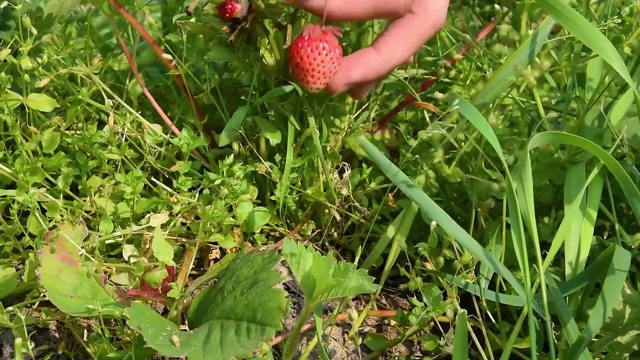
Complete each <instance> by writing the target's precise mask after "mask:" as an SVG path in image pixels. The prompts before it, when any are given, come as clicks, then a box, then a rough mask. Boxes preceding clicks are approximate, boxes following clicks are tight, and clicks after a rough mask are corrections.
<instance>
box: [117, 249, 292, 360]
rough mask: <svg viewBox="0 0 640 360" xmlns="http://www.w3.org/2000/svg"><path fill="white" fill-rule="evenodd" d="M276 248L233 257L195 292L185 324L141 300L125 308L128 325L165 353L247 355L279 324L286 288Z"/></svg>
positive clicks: (221, 356) (204, 356)
mask: <svg viewBox="0 0 640 360" xmlns="http://www.w3.org/2000/svg"><path fill="white" fill-rule="evenodd" d="M279 259H280V256H279V255H278V254H277V253H274V252H252V253H248V254H246V255H243V256H238V257H236V258H235V259H234V260H233V261H232V262H231V263H230V264H229V265H228V266H227V267H226V268H225V269H224V270H222V271H221V272H220V278H219V280H218V282H217V283H215V284H214V285H213V286H210V287H208V288H206V289H205V290H203V291H202V292H201V293H200V294H198V295H197V296H196V297H195V298H194V300H193V302H192V303H191V307H190V308H189V312H188V319H189V327H191V328H192V329H193V330H190V331H180V330H179V329H178V327H177V326H176V325H175V324H173V323H171V322H170V321H168V320H166V319H164V318H163V317H162V316H160V315H159V314H158V313H157V312H155V311H153V310H152V309H150V308H149V307H147V306H146V305H143V304H137V303H134V304H132V306H131V307H130V308H128V309H127V311H126V312H125V314H126V315H127V317H128V318H129V320H128V323H129V325H130V326H131V327H132V328H134V329H136V330H137V331H139V332H140V333H141V334H142V335H143V336H144V338H145V339H146V340H147V342H148V343H149V345H150V346H151V347H153V348H154V349H155V350H157V351H158V352H160V353H161V354H162V355H164V356H181V355H186V356H188V358H190V359H220V360H224V359H231V358H246V357H248V356H250V355H251V353H252V352H253V350H255V349H256V348H257V347H258V346H259V345H260V342H262V341H265V340H268V339H270V338H272V337H273V336H274V335H275V333H276V331H278V330H281V329H282V322H281V319H282V316H283V314H284V309H285V306H286V304H287V302H286V298H285V295H286V292H285V291H284V290H282V289H277V288H276V287H275V286H276V285H277V284H278V283H279V282H280V281H281V276H280V274H279V273H278V272H277V271H275V270H274V266H275V265H276V263H277V262H278V260H279Z"/></svg>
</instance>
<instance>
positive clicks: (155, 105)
mask: <svg viewBox="0 0 640 360" xmlns="http://www.w3.org/2000/svg"><path fill="white" fill-rule="evenodd" d="M116 31H117V30H116ZM116 36H117V37H118V42H119V43H120V47H122V51H123V52H124V55H125V56H126V57H127V61H128V62H129V66H131V71H132V72H133V74H134V75H135V77H136V79H137V80H138V85H140V87H141V88H142V92H143V93H144V95H145V96H146V97H147V99H148V100H149V102H150V103H151V106H153V108H154V109H155V110H156V112H157V113H158V114H159V115H160V117H161V118H162V120H164V122H165V123H166V124H167V126H169V129H171V131H173V133H174V134H176V135H180V129H178V128H177V127H176V126H175V125H174V124H173V122H172V121H171V119H169V117H168V116H167V114H166V113H165V112H164V110H162V108H161V107H160V105H158V102H157V101H156V99H155V98H154V97H153V95H151V92H149V89H147V86H146V85H145V83H144V79H143V78H142V76H141V75H140V72H138V67H137V66H136V63H135V62H134V61H133V57H132V56H131V53H130V52H129V49H128V48H127V44H125V42H124V39H123V38H122V36H120V34H118V33H117V32H116ZM192 153H193V155H194V156H195V157H196V159H198V160H200V161H201V162H202V163H203V164H204V165H205V166H206V167H209V163H208V162H207V160H206V159H205V158H204V157H203V156H202V154H200V152H199V151H198V150H195V149H194V150H193V151H192Z"/></svg>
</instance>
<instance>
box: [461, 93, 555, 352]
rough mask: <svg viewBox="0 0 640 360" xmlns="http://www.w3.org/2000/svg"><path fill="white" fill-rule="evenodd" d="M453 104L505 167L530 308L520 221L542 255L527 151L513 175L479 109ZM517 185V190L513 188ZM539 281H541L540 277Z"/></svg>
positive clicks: (526, 257)
mask: <svg viewBox="0 0 640 360" xmlns="http://www.w3.org/2000/svg"><path fill="white" fill-rule="evenodd" d="M453 105H454V106H455V107H457V110H458V111H459V112H460V114H461V115H462V116H464V117H465V118H466V119H467V120H469V122H471V123H472V124H473V126H475V127H476V129H478V131H479V132H480V133H481V134H482V135H483V136H484V138H485V139H486V140H487V141H488V142H489V144H490V145H491V146H492V147H493V149H494V151H495V152H496V153H497V154H498V157H499V158H500V161H501V162H502V165H503V166H504V168H505V169H506V183H507V204H508V211H509V224H510V226H511V235H512V238H513V241H512V243H513V247H514V249H515V254H516V258H517V260H518V265H519V266H520V269H521V271H522V274H523V277H524V282H525V288H526V290H527V296H528V302H527V306H526V308H527V309H532V308H533V306H532V297H533V295H532V280H531V272H530V264H529V255H528V250H527V248H528V246H527V241H526V237H525V232H524V225H527V228H528V229H529V232H530V234H531V237H532V239H533V243H534V249H535V252H536V258H537V259H538V266H539V267H541V266H542V255H541V251H540V244H539V241H538V234H537V226H536V219H535V205H534V201H533V179H532V175H531V162H530V161H529V160H528V152H525V155H526V156H525V161H523V162H522V163H521V164H520V166H519V171H517V172H516V175H517V176H516V178H515V179H514V178H513V177H512V176H511V174H510V173H509V171H508V169H509V165H508V163H507V160H506V158H505V156H504V152H503V150H502V146H501V145H500V142H499V141H498V137H497V136H496V134H495V132H494V131H493V129H492V128H491V125H490V124H489V122H488V121H487V120H486V119H485V118H484V116H483V115H482V114H481V113H480V111H479V110H478V109H477V108H476V107H474V106H473V105H472V104H471V103H470V102H469V101H467V100H465V99H463V98H461V97H456V98H455V100H453ZM516 189H518V190H516ZM541 281H543V282H544V280H543V279H541ZM545 291H546V289H545V287H544V284H543V286H542V295H543V300H544V299H545V297H546V294H545ZM542 306H543V309H544V314H545V316H544V319H545V324H546V327H547V335H548V337H549V343H551V344H552V343H553V338H552V336H553V332H552V326H551V320H550V316H549V309H548V307H547V302H546V300H545V301H543V302H542ZM536 323H537V320H536V319H535V317H534V315H533V314H530V317H529V323H528V324H529V336H530V337H531V341H530V343H531V354H532V358H533V359H535V358H536V356H537V355H536V345H535V344H536V341H535V336H536V335H535V334H536V331H535V326H536ZM551 358H555V351H554V349H553V347H552V348H551Z"/></svg>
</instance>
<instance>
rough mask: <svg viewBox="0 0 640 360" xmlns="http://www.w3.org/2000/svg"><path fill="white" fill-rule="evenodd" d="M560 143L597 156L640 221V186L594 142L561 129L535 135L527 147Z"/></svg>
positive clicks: (530, 148)
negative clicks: (616, 182) (639, 187)
mask: <svg viewBox="0 0 640 360" xmlns="http://www.w3.org/2000/svg"><path fill="white" fill-rule="evenodd" d="M558 144H563V145H571V146H576V147H579V148H581V149H583V150H586V151H588V152H590V153H591V154H593V155H594V156H595V157H597V158H598V159H599V160H600V161H601V162H602V163H603V164H604V166H606V167H607V169H608V170H609V172H611V174H612V175H613V176H614V177H615V179H616V180H617V181H618V184H619V185H620V188H621V189H622V191H623V192H624V194H625V196H626V197H627V201H628V203H629V206H630V207H631V209H632V210H633V213H634V215H635V217H636V220H637V221H638V222H639V223H640V190H639V189H638V186H637V185H636V184H635V183H634V182H633V180H631V177H630V176H629V174H628V173H627V172H626V171H625V170H624V168H623V167H622V166H621V165H620V163H619V162H618V161H617V160H616V159H615V158H614V157H613V156H612V155H611V154H609V153H608V152H606V151H605V150H604V149H603V148H601V147H600V146H598V145H596V144H595V143H594V142H592V141H590V140H587V139H585V138H583V137H581V136H578V135H573V134H569V133H564V132H560V131H546V132H542V133H538V134H536V135H534V136H533V137H532V138H531V140H530V141H529V145H528V146H527V148H528V150H529V151H531V150H533V149H535V148H538V147H540V146H544V145H558Z"/></svg>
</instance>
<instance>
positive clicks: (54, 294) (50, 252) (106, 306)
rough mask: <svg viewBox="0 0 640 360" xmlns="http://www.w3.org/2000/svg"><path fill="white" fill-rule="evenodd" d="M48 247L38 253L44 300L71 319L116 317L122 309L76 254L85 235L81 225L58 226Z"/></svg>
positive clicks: (78, 253) (85, 231)
mask: <svg viewBox="0 0 640 360" xmlns="http://www.w3.org/2000/svg"><path fill="white" fill-rule="evenodd" d="M56 233H57V234H56V235H54V234H53V233H49V235H48V236H47V237H53V239H51V244H50V245H46V246H44V247H43V248H42V250H41V253H40V254H41V255H40V267H39V268H38V271H39V272H40V283H41V284H42V287H43V288H44V289H45V290H46V291H47V298H48V299H49V301H51V302H52V303H53V304H54V305H55V306H56V307H57V308H58V309H60V310H61V311H63V312H65V313H67V314H69V315H73V316H87V317H90V316H98V315H100V316H104V317H117V316H120V315H121V314H122V310H123V307H122V306H121V305H120V304H118V302H117V300H116V299H114V297H113V296H112V295H111V294H110V293H109V292H108V291H107V289H106V288H105V287H103V286H102V285H101V284H100V283H99V279H98V278H97V276H96V275H95V274H94V273H93V271H92V269H91V267H89V266H86V265H85V264H84V261H83V258H82V257H81V256H80V253H83V250H82V241H83V240H84V239H85V237H86V236H87V228H86V227H85V225H84V223H80V224H79V225H76V226H72V225H69V224H61V225H60V226H59V227H58V229H57V231H56Z"/></svg>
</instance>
